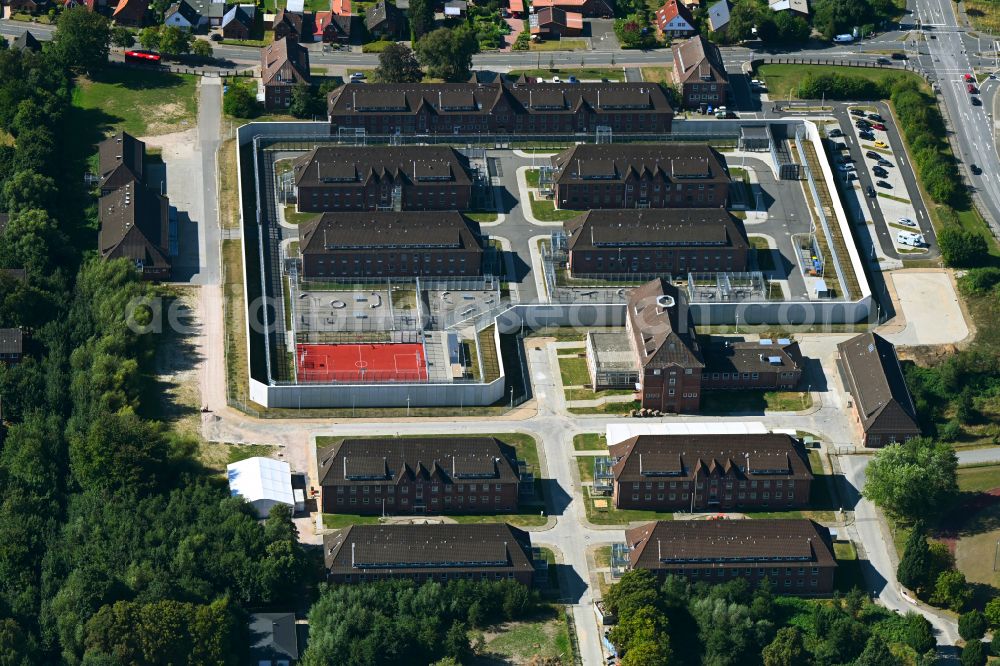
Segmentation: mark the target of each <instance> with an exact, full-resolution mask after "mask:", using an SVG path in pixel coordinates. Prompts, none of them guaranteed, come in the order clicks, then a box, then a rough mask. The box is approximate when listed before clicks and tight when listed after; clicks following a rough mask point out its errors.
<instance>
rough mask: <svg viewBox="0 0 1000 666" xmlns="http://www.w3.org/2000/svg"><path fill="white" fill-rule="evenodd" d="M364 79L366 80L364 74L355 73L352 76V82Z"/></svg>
mask: <svg viewBox="0 0 1000 666" xmlns="http://www.w3.org/2000/svg"><path fill="white" fill-rule="evenodd" d="M363 78H365V73H364V72H354V73H353V74H351V81H358V80H360V79H363Z"/></svg>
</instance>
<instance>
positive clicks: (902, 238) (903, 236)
mask: <svg viewBox="0 0 1000 666" xmlns="http://www.w3.org/2000/svg"><path fill="white" fill-rule="evenodd" d="M896 242H897V243H899V244H900V245H909V246H911V247H923V246H924V245H926V242H925V241H924V237H923V235H922V234H917V233H914V232H912V231H899V232H897V233H896Z"/></svg>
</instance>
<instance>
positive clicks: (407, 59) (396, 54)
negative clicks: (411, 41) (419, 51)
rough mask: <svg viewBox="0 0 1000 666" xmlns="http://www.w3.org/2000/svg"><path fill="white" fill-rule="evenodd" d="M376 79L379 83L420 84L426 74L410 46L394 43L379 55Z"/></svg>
mask: <svg viewBox="0 0 1000 666" xmlns="http://www.w3.org/2000/svg"><path fill="white" fill-rule="evenodd" d="M375 77H376V78H377V79H378V81H379V83H420V80H421V79H423V78H424V72H423V70H421V69H420V63H419V62H417V57H416V56H415V55H414V54H413V51H412V50H411V49H410V48H409V47H408V46H406V45H405V44H399V43H396V42H393V43H392V44H389V46H387V47H386V48H385V49H384V50H383V51H382V52H381V53H379V54H378V67H377V68H376V69H375Z"/></svg>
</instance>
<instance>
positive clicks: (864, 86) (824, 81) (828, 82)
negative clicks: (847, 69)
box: [798, 73, 898, 100]
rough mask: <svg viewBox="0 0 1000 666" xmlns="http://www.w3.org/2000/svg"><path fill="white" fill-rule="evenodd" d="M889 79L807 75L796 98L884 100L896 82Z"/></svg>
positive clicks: (839, 75)
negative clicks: (824, 97)
mask: <svg viewBox="0 0 1000 666" xmlns="http://www.w3.org/2000/svg"><path fill="white" fill-rule="evenodd" d="M897 80H898V79H896V78H895V77H890V78H888V79H887V80H885V81H884V82H878V81H872V80H870V79H865V78H862V77H860V76H855V75H852V74H837V73H831V74H812V73H810V74H807V75H806V76H805V77H804V78H803V79H802V82H801V84H799V90H798V96H799V97H800V98H802V99H820V98H821V97H823V96H826V98H827V99H852V100H863V99H872V100H874V99H885V98H886V97H888V96H889V93H890V90H891V89H892V87H893V85H895V83H896V81H897Z"/></svg>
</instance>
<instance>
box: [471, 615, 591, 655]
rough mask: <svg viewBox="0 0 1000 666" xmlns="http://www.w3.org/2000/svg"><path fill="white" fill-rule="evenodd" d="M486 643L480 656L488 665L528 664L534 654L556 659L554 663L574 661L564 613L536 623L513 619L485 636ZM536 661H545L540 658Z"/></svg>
mask: <svg viewBox="0 0 1000 666" xmlns="http://www.w3.org/2000/svg"><path fill="white" fill-rule="evenodd" d="M484 638H485V645H484V646H483V650H482V653H481V656H482V657H483V658H485V659H486V661H484V662H479V661H476V662H475V663H487V664H526V663H528V662H529V661H530V660H531V659H532V658H533V657H538V658H540V659H555V660H558V661H555V662H548V661H546V662H544V663H563V664H571V663H573V661H572V658H571V657H568V655H571V654H572V649H573V648H572V646H571V645H570V640H569V628H568V626H567V623H566V618H565V617H564V616H563V613H562V612H556V613H554V614H553V615H551V616H548V617H546V618H544V619H539V620H536V621H534V622H511V623H507V624H504V625H502V626H500V627H498V631H495V632H493V631H491V632H489V633H487V634H485V635H484ZM537 663H543V662H542V661H538V662H537Z"/></svg>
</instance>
